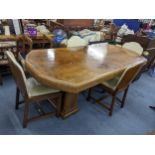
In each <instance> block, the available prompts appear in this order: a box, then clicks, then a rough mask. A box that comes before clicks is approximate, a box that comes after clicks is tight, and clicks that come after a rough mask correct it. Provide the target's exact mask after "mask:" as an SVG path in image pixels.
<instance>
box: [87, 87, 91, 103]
mask: <svg viewBox="0 0 155 155" xmlns="http://www.w3.org/2000/svg"><path fill="white" fill-rule="evenodd" d="M91 93H92V88H90V89H89V90H88V96H87V101H90V98H91Z"/></svg>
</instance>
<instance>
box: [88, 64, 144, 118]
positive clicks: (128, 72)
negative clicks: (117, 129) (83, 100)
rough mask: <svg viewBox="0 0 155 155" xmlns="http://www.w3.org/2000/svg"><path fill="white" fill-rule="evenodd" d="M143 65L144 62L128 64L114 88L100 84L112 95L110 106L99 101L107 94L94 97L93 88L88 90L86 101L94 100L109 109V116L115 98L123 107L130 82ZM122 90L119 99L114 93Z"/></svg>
mask: <svg viewBox="0 0 155 155" xmlns="http://www.w3.org/2000/svg"><path fill="white" fill-rule="evenodd" d="M143 65H144V64H137V65H133V66H130V67H128V68H127V69H125V71H124V72H123V73H122V75H121V77H120V79H119V81H118V82H117V85H116V87H115V89H112V88H110V87H108V86H106V85H104V84H101V85H100V86H102V87H103V88H104V89H105V90H106V91H107V92H108V93H109V94H110V95H111V96H112V102H111V105H110V107H108V106H107V105H106V104H104V103H103V102H101V101H102V100H103V99H105V98H106V97H107V96H103V97H101V98H99V99H96V98H95V97H93V96H92V89H93V88H91V89H89V90H88V97H87V100H88V101H89V100H90V99H93V100H95V102H96V103H99V104H101V105H102V106H103V107H105V108H106V109H107V110H108V111H109V116H112V113H113V109H114V105H115V100H116V99H117V100H118V101H119V102H120V103H121V108H123V107H124V105H125V100H126V96H127V93H128V89H129V86H130V83H131V82H132V81H133V80H134V78H135V77H136V75H137V74H138V73H139V71H140V70H141V68H142V67H143ZM122 91H124V94H123V98H122V100H121V99H119V98H118V97H117V96H116V95H117V94H118V93H119V92H122Z"/></svg>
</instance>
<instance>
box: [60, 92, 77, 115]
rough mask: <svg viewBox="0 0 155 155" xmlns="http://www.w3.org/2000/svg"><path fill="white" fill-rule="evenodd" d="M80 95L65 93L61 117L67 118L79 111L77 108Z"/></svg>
mask: <svg viewBox="0 0 155 155" xmlns="http://www.w3.org/2000/svg"><path fill="white" fill-rule="evenodd" d="M77 99H78V94H73V93H65V94H64V98H63V105H62V110H61V117H62V118H66V117H68V116H70V115H71V114H73V113H75V112H77V111H78V106H77Z"/></svg>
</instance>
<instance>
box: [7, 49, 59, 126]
mask: <svg viewBox="0 0 155 155" xmlns="http://www.w3.org/2000/svg"><path fill="white" fill-rule="evenodd" d="M7 56H8V61H9V65H10V68H11V71H12V75H13V77H14V80H15V82H16V85H17V88H16V106H15V108H16V109H18V107H19V104H20V103H21V102H19V96H20V93H21V95H22V96H23V98H24V104H25V107H24V118H23V127H24V128H25V127H27V124H28V122H29V121H32V120H36V119H39V118H43V117H47V116H50V115H54V114H56V116H60V111H61V102H62V101H61V100H62V93H61V92H56V93H50V94H44V95H38V96H30V95H29V92H28V89H27V86H26V77H25V74H24V71H23V69H22V68H21V66H20V65H19V64H18V63H17V61H16V60H15V58H14V56H13V54H12V53H11V52H7ZM48 99H50V101H53V103H52V104H55V107H56V109H57V110H56V112H48V113H45V112H43V113H42V114H41V115H40V116H34V117H32V118H29V116H28V114H29V105H30V102H40V101H43V100H48ZM54 101H56V103H57V104H56V103H54Z"/></svg>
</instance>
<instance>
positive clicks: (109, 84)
mask: <svg viewBox="0 0 155 155" xmlns="http://www.w3.org/2000/svg"><path fill="white" fill-rule="evenodd" d="M119 80H120V76H116V77H114V78H113V79H111V80H108V81H105V82H103V83H102V85H104V86H106V87H108V88H111V89H112V90H115V88H116V86H117V84H118V82H119Z"/></svg>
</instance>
